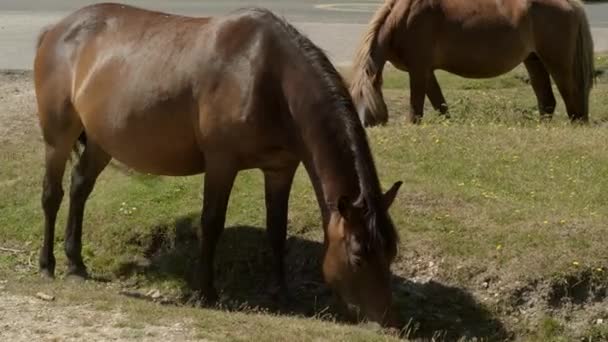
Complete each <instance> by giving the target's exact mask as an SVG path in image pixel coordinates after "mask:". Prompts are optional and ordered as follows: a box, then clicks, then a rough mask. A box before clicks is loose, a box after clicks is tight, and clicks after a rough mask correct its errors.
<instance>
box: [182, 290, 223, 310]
mask: <svg viewBox="0 0 608 342" xmlns="http://www.w3.org/2000/svg"><path fill="white" fill-rule="evenodd" d="M218 299H219V297H218V295H217V292H216V291H215V290H208V291H195V292H194V293H192V295H190V296H189V297H187V299H186V304H187V305H192V306H195V307H212V306H215V305H216V304H217V302H218Z"/></svg>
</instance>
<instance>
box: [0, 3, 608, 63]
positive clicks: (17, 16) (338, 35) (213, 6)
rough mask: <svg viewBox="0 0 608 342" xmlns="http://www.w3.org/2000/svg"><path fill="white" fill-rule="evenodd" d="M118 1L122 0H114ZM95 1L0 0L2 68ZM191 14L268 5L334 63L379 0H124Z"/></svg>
mask: <svg viewBox="0 0 608 342" xmlns="http://www.w3.org/2000/svg"><path fill="white" fill-rule="evenodd" d="M115 1H120V0H115ZM95 2H99V1H92V0H0V69H31V64H32V60H33V56H34V44H35V40H36V36H37V34H38V32H39V31H40V29H41V28H42V27H44V26H46V25H48V24H50V23H53V22H55V21H57V20H58V19H60V18H61V17H62V16H64V15H66V14H67V13H69V12H71V11H73V10H75V9H77V8H79V7H81V6H84V5H86V4H91V3H95ZM120 2H123V3H127V4H132V5H136V6H142V7H146V8H152V9H157V10H162V11H167V12H172V13H178V14H186V15H193V16H205V15H220V14H225V13H228V12H230V11H232V10H236V9H239V8H243V7H248V6H261V7H266V8H269V9H271V10H273V11H275V12H276V13H278V14H280V15H282V16H284V17H285V18H287V19H288V20H289V21H290V22H292V23H294V24H295V26H297V27H298V28H299V29H300V30H302V31H303V32H304V33H305V34H307V35H308V36H309V37H310V38H311V39H312V40H313V41H314V42H315V43H317V44H318V45H319V46H321V47H322V48H324V49H325V50H326V51H327V53H328V55H329V56H330V58H331V59H332V60H333V62H334V63H337V64H348V63H349V62H350V61H351V60H352V56H353V54H354V50H355V48H356V45H357V43H358V42H359V38H360V36H361V34H362V32H363V31H364V29H365V24H366V23H367V22H368V21H369V19H370V17H371V15H372V13H373V11H374V10H375V9H376V8H377V7H378V6H379V4H380V3H381V2H382V1H381V0H346V1H345V0H263V1H256V0H246V1H242V0H241V1H238V0H198V1H197V0H172V1H166V0H122V1H120ZM586 9H587V14H588V16H589V20H590V22H591V26H592V27H593V34H594V40H595V45H596V50H601V51H604V50H608V3H599V4H592V5H586Z"/></svg>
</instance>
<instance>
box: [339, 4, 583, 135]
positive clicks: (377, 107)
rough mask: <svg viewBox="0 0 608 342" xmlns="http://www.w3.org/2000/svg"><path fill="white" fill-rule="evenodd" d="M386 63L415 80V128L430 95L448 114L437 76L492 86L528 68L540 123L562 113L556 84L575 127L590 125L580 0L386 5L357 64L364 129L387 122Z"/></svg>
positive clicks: (355, 92)
mask: <svg viewBox="0 0 608 342" xmlns="http://www.w3.org/2000/svg"><path fill="white" fill-rule="evenodd" d="M387 61H390V62H391V63H392V64H393V65H395V66H396V67H397V68H399V69H401V70H404V71H407V72H409V74H410V92H411V93H410V111H409V113H408V116H407V119H408V121H409V122H413V123H416V122H420V120H421V118H422V115H423V107H424V99H425V95H426V96H428V97H429V99H430V101H431V103H432V104H433V107H434V108H435V109H436V110H439V111H440V112H441V113H443V114H446V113H447V105H446V102H445V98H444V97H443V94H442V92H441V88H440V87H439V84H438V82H437V79H436V78H435V75H434V74H433V71H434V70H437V69H441V70H446V71H448V72H452V73H455V74H458V75H460V76H463V77H469V78H486V77H495V76H498V75H501V74H504V73H506V72H508V71H510V70H512V69H513V68H515V67H516V66H517V65H518V64H520V63H521V62H524V64H525V65H526V68H527V69H528V72H529V74H530V78H531V83H532V87H533V89H534V92H535V94H536V97H537V99H538V104H539V110H540V112H541V115H543V116H548V117H550V116H551V115H552V114H553V111H554V110H555V99H554V96H553V92H552V90H551V81H550V78H549V76H552V77H553V79H554V80H555V82H556V84H557V86H558V88H559V91H560V93H561V95H562V97H563V99H564V102H565V104H566V109H567V112H568V115H569V117H570V118H571V120H572V121H582V122H587V121H588V112H589V108H588V107H589V92H590V90H591V88H592V85H593V73H594V66H593V41H592V39H591V32H590V28H589V23H588V20H587V17H586V15H585V12H584V9H583V7H582V5H581V3H580V1H578V0H504V1H495V0H468V1H464V0H387V1H386V2H385V3H384V5H382V6H381V7H380V8H379V9H378V11H377V12H376V15H374V17H373V19H372V20H371V22H370V25H369V30H368V32H367V33H366V35H365V37H364V39H363V42H362V44H361V45H360V47H359V52H358V53H357V58H356V60H355V64H354V71H353V74H354V79H353V81H352V85H351V94H352V96H353V100H354V101H355V106H356V108H357V110H358V112H359V116H360V118H361V120H362V122H363V123H364V124H365V125H370V126H371V125H376V124H380V123H385V122H386V121H387V120H388V115H387V111H386V105H385V103H384V100H383V97H382V90H381V86H382V82H381V77H382V76H381V73H382V70H383V66H384V64H385V63H386V62H387Z"/></svg>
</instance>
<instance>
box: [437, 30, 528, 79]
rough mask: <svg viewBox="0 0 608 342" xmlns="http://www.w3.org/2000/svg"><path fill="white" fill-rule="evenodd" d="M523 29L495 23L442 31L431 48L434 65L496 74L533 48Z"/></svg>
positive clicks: (453, 70)
mask: <svg viewBox="0 0 608 342" xmlns="http://www.w3.org/2000/svg"><path fill="white" fill-rule="evenodd" d="M525 32H526V30H524V29H522V30H521V31H520V30H514V29H512V28H510V27H508V26H501V25H498V26H496V27H491V28H488V29H486V30H483V29H482V28H479V29H478V31H472V32H471V31H467V32H463V31H457V30H454V31H452V32H449V33H445V34H444V35H443V37H442V39H440V41H439V42H438V44H437V50H436V51H435V58H434V59H435V64H436V65H435V66H434V67H435V68H437V69H443V70H446V71H448V72H451V73H454V74H457V75H460V76H462V77H468V78H488V77H496V76H499V75H502V74H504V73H507V72H509V71H511V70H513V69H514V68H515V67H516V66H518V65H519V64H520V63H521V62H522V61H523V60H524V59H525V58H526V57H527V56H528V55H529V54H530V53H531V52H532V50H533V47H532V43H531V42H529V41H528V39H526V37H527V36H529V35H526V34H525Z"/></svg>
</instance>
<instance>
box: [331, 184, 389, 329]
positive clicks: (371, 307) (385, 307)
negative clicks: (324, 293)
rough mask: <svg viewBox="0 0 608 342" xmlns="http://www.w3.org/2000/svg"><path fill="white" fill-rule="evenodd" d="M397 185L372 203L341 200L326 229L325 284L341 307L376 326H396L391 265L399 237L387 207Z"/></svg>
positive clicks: (333, 211)
mask: <svg viewBox="0 0 608 342" xmlns="http://www.w3.org/2000/svg"><path fill="white" fill-rule="evenodd" d="M400 186H401V182H398V183H395V185H393V187H392V188H391V189H390V190H389V191H387V192H386V193H385V194H384V195H382V198H381V199H379V201H380V202H381V203H375V205H368V204H367V203H362V202H361V201H357V202H352V201H351V200H350V199H348V198H345V197H343V198H340V200H339V201H338V203H337V208H335V209H333V210H332V213H331V218H330V222H329V225H328V227H327V240H326V250H325V256H324V258H323V275H324V277H325V281H326V282H327V283H328V284H329V285H330V286H331V287H332V289H333V290H334V291H335V292H336V293H337V294H338V296H339V297H340V298H341V299H342V300H343V301H344V302H345V303H347V304H350V305H354V306H356V307H358V308H359V310H360V311H361V312H362V313H363V314H365V315H366V316H367V318H369V319H370V320H373V321H376V322H378V323H380V324H389V325H391V324H394V319H393V316H392V313H391V310H390V307H391V302H392V291H391V285H390V284H391V283H390V277H391V276H390V265H391V263H392V262H393V260H394V258H395V255H396V253H397V240H398V237H397V233H396V231H395V227H394V226H393V223H392V221H391V219H390V217H389V215H388V208H389V207H390V205H391V204H392V202H393V200H394V199H395V196H396V195H397V191H398V190H399V187H400ZM374 207H375V208H376V209H373V208H374Z"/></svg>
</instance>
